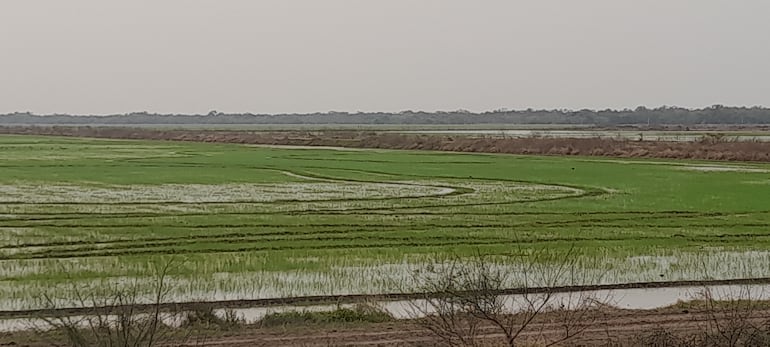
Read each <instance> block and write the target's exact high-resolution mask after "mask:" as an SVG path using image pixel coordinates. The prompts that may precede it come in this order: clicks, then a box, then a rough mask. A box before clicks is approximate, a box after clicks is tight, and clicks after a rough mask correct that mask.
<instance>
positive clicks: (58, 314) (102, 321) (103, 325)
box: [35, 262, 200, 347]
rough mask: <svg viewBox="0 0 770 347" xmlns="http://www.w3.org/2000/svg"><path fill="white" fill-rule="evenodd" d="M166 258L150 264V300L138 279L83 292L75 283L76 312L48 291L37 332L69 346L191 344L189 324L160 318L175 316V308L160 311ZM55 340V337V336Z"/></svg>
mask: <svg viewBox="0 0 770 347" xmlns="http://www.w3.org/2000/svg"><path fill="white" fill-rule="evenodd" d="M171 264H172V263H171V262H168V263H166V264H165V265H163V266H161V267H159V268H158V269H156V274H155V277H154V280H153V284H152V288H151V289H152V302H151V303H150V304H149V305H148V304H146V303H145V302H143V298H144V297H145V292H144V291H143V290H144V289H143V288H144V286H142V285H141V284H140V283H132V284H120V285H115V286H113V287H112V288H110V289H109V290H106V291H104V290H103V291H99V292H87V291H86V290H83V289H78V288H75V289H74V290H73V294H74V296H75V303H76V304H77V305H78V306H79V307H82V308H87V309H88V310H87V311H86V312H85V313H83V312H82V311H81V312H79V313H78V315H73V314H72V313H71V312H67V310H66V309H62V308H60V307H57V303H56V300H55V299H54V298H52V297H50V296H48V297H46V298H45V300H46V302H47V303H48V310H49V311H51V312H54V314H52V315H46V314H41V315H40V316H38V317H36V319H37V320H38V321H40V322H43V323H42V326H38V327H36V329H35V330H37V331H38V332H39V333H40V334H41V336H51V337H52V338H55V339H63V340H66V342H67V343H68V344H69V345H70V346H73V347H95V346H97V347H142V346H146V347H151V346H158V345H164V346H174V345H177V344H181V343H186V345H190V344H189V343H190V342H193V345H195V344H196V342H200V341H192V340H191V339H190V337H191V336H192V335H191V334H192V330H180V329H173V328H171V327H170V326H168V325H167V324H166V323H165V322H172V321H174V320H176V319H177V318H178V313H174V312H164V311H162V305H163V303H164V300H165V298H166V297H167V295H168V293H169V289H170V288H169V286H168V284H167V276H168V273H169V269H170V267H171ZM57 342H58V341H57Z"/></svg>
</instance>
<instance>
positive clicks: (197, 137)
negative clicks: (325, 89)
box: [0, 126, 770, 162]
mask: <svg viewBox="0 0 770 347" xmlns="http://www.w3.org/2000/svg"><path fill="white" fill-rule="evenodd" d="M0 133H2V134H25V135H55V136H77V137H98V138H113V139H143V140H169V141H195V142H220V143H242V144H264V145H300V146H339V147H353V148H379V149H411V150H435V151H453V152H478V153H508V154H533V155H585V156H605V157H635V158H672V159H704V160H730V161H760V162H770V143H768V142H723V141H719V140H718V139H716V140H715V139H712V140H710V141H699V142H663V141H660V142H651V141H631V140H617V139H605V138H590V139H566V138H511V139H500V138H477V137H474V138H471V137H463V136H447V135H406V134H397V133H388V132H372V131H267V132H254V131H218V130H156V129H138V128H124V127H59V126H55V127H37V126H25V127H0Z"/></svg>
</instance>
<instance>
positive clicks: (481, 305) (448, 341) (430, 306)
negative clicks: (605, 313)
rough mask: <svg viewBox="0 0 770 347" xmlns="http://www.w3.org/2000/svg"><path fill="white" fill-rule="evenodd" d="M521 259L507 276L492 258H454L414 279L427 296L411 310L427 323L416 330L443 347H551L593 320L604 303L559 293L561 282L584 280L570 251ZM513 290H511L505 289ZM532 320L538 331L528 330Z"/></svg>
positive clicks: (584, 294)
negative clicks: (494, 345)
mask: <svg viewBox="0 0 770 347" xmlns="http://www.w3.org/2000/svg"><path fill="white" fill-rule="evenodd" d="M518 260H519V262H518V263H517V264H520V266H518V267H516V268H514V269H512V268H510V267H508V266H501V265H499V264H498V263H496V262H495V261H494V259H493V258H492V257H491V256H485V255H478V256H476V257H474V258H472V259H462V258H458V257H455V258H453V259H451V260H449V261H445V262H439V263H437V264H435V265H430V266H427V267H426V268H425V269H422V270H421V271H418V272H416V273H415V275H414V276H415V278H414V280H415V282H416V283H417V284H418V290H420V291H421V292H423V293H425V294H424V295H425V296H424V298H423V299H422V300H419V301H416V302H414V303H412V309H413V311H414V314H415V316H422V317H424V318H420V319H418V320H417V321H418V323H419V324H421V325H422V326H423V327H424V328H425V329H427V330H428V331H430V332H431V333H432V334H433V335H434V336H435V337H436V338H437V339H438V340H439V341H441V343H442V344H444V345H447V346H480V345H488V344H489V343H499V344H502V345H505V346H518V345H520V344H522V343H536V344H538V345H544V346H552V345H557V344H561V343H564V342H566V341H568V340H570V339H573V338H575V337H576V336H579V335H580V334H582V333H583V332H584V331H585V330H586V329H587V328H588V327H590V326H591V325H593V324H594V323H595V322H596V321H597V318H598V317H599V314H598V313H599V312H598V311H599V310H598V307H599V306H601V305H599V304H600V302H601V300H599V298H597V296H596V294H594V293H590V292H572V293H558V287H559V286H561V285H564V284H565V280H566V281H567V282H568V284H570V282H571V284H574V283H577V282H579V280H583V278H578V277H581V276H580V275H579V274H580V273H579V272H578V269H577V266H576V265H577V263H576V257H575V255H574V254H573V252H572V250H570V251H569V252H567V253H564V254H561V255H555V254H553V253H550V252H535V253H531V254H527V255H523V256H520V259H518ZM554 260H558V262H555V263H554ZM511 283H516V284H515V290H511V289H509V288H510V287H508V286H509V285H511ZM509 291H512V292H515V294H511V295H507V294H508V293H507V292H509ZM535 321H537V323H539V324H537V327H538V328H537V329H534V328H532V326H534V324H533V322H535ZM490 340H492V341H490Z"/></svg>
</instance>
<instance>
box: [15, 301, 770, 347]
mask: <svg viewBox="0 0 770 347" xmlns="http://www.w3.org/2000/svg"><path fill="white" fill-rule="evenodd" d="M560 314H562V313H560V312H553V313H544V314H541V315H539V316H537V317H536V318H535V319H534V320H533V321H532V322H531V323H530V324H529V325H528V326H526V328H524V329H523V330H522V332H521V334H520V335H519V338H518V341H519V342H520V343H521V344H522V345H527V346H530V345H531V346H542V345H545V342H554V341H558V340H560V339H562V338H563V337H564V336H565V334H567V333H569V331H570V330H572V333H571V334H573V335H574V337H573V338H571V339H569V340H567V341H565V342H563V343H559V344H556V346H678V345H681V344H680V343H677V342H682V341H681V340H676V339H673V338H672V337H673V336H677V335H681V336H688V335H695V336H698V335H703V334H718V333H720V332H725V333H727V332H735V331H736V330H734V329H744V330H745V331H741V332H739V333H736V334H735V336H727V335H725V336H722V335H719V336H717V337H718V339H714V341H712V343H711V344H703V345H704V346H705V345H708V346H722V345H728V344H724V343H722V342H725V341H730V338H733V337H738V336H739V335H738V334H741V335H743V336H744V337H745V335H747V334H746V331H748V330H749V327H754V326H757V327H759V326H762V324H766V322H767V317H768V315H770V310H768V309H756V310H752V311H750V312H749V311H747V312H742V313H741V315H740V316H735V315H730V313H729V312H727V311H725V312H721V311H720V312H716V313H715V312H713V311H709V310H704V309H697V308H695V309H685V308H677V307H669V308H662V309H656V310H619V309H612V308H607V309H598V310H597V311H595V312H590V313H587V315H586V316H585V318H586V319H585V321H574V322H570V323H569V324H567V325H564V323H563V322H564V321H565V320H564V319H562V318H559V317H557V315H560ZM730 324H733V325H730ZM736 324H740V325H736ZM474 332H475V337H476V340H475V341H474V342H476V343H477V345H479V346H503V345H505V344H504V341H505V336H504V335H503V334H502V332H501V330H500V329H499V327H496V326H494V325H492V324H490V323H481V324H480V325H478V326H476V328H475V330H474ZM51 339H52V337H51V336H44V334H43V335H41V334H38V333H35V332H17V333H5V334H0V346H28V347H43V346H51V345H52V344H51V343H50V341H51ZM169 340H171V341H168V342H166V343H163V344H158V345H160V346H208V347H214V346H217V347H220V346H221V347H224V346H230V347H246V346H248V347H252V346H271V347H272V346H286V347H289V346H303V347H309V346H318V347H326V346H388V347H399V346H437V345H445V344H444V343H445V342H446V340H443V339H441V338H440V337H438V336H437V335H435V334H433V333H431V331H430V330H429V328H428V326H426V325H425V323H424V322H423V321H420V320H404V321H392V322H385V323H364V322H357V323H356V322H354V323H330V324H320V325H315V324H296V325H287V326H279V327H260V326H258V325H244V326H241V327H238V328H236V329H233V330H226V331H219V330H207V329H202V330H201V331H196V332H193V333H191V334H190V335H189V336H188V335H180V337H179V341H174V339H173V338H171V339H169ZM455 342H456V341H455ZM56 345H63V344H56ZM733 345H736V346H742V345H744V344H738V343H736V344H733ZM745 345H748V346H754V345H755V344H745ZM756 345H760V344H756ZM688 346H700V344H688Z"/></svg>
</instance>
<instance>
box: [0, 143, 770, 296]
mask: <svg viewBox="0 0 770 347" xmlns="http://www.w3.org/2000/svg"><path fill="white" fill-rule="evenodd" d="M568 250H574V252H573V253H571V256H573V257H576V258H577V259H578V260H579V264H580V266H581V271H583V272H584V273H585V274H586V276H585V278H591V279H593V280H595V281H599V282H601V283H626V282H641V281H674V280H687V279H717V278H718V279H727V278H743V277H765V276H770V165H763V164H756V163H752V164H747V163H726V162H692V161H687V162H685V161H668V160H658V159H655V160H652V159H651V160H641V159H639V160H635V159H617V160H616V159H607V158H589V157H537V156H514V155H486V154H458V153H439V152H418V151H387V150H355V149H335V148H323V149H308V148H276V147H257V146H249V145H234V144H205V143H182V142H151V141H123V140H103V139H76V138H57V137H32V136H0V307H1V308H3V309H5V310H21V309H30V308H37V307H41V306H44V305H45V303H44V302H42V301H41V298H42V297H45V296H48V297H50V298H55V300H57V302H58V303H60V305H64V306H66V305H72V304H73V303H72V302H73V301H72V300H73V295H74V293H75V292H77V291H78V290H79V288H80V289H82V288H108V287H110V286H113V285H116V284H117V285H119V284H121V283H126V282H127V281H133V282H140V283H141V282H142V281H144V282H146V283H147V286H148V287H149V286H151V284H152V280H153V278H152V275H151V274H152V273H153V270H154V269H157V268H158V267H159V266H161V265H162V264H166V263H168V262H172V264H173V266H172V267H171V273H170V279H171V282H172V286H171V288H172V289H171V290H172V295H171V298H172V300H174V301H192V300H231V299H256V298H280V297H292V296H305V295H337V294H377V293H394V292H405V291H409V290H410V288H411V287H410V285H411V282H410V278H411V275H410V274H411V273H412V272H413V271H415V270H416V269H419V268H420V267H421V266H424V265H425V264H428V263H435V262H439V261H441V259H447V258H450V257H454V256H461V257H466V256H467V257H470V256H473V255H475V254H479V253H481V254H489V255H492V256H493V257H494V259H495V261H496V262H497V263H498V265H499V266H516V265H517V264H514V262H516V261H519V260H515V259H522V258H521V257H518V256H517V255H519V256H520V255H522V254H527V253H530V252H535V251H538V252H553V253H554V254H559V252H566V251H568ZM512 255H513V257H511V256H512ZM544 265H546V266H547V265H548V264H544ZM591 284H595V283H591ZM511 285H515V284H513V283H512V284H511Z"/></svg>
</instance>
